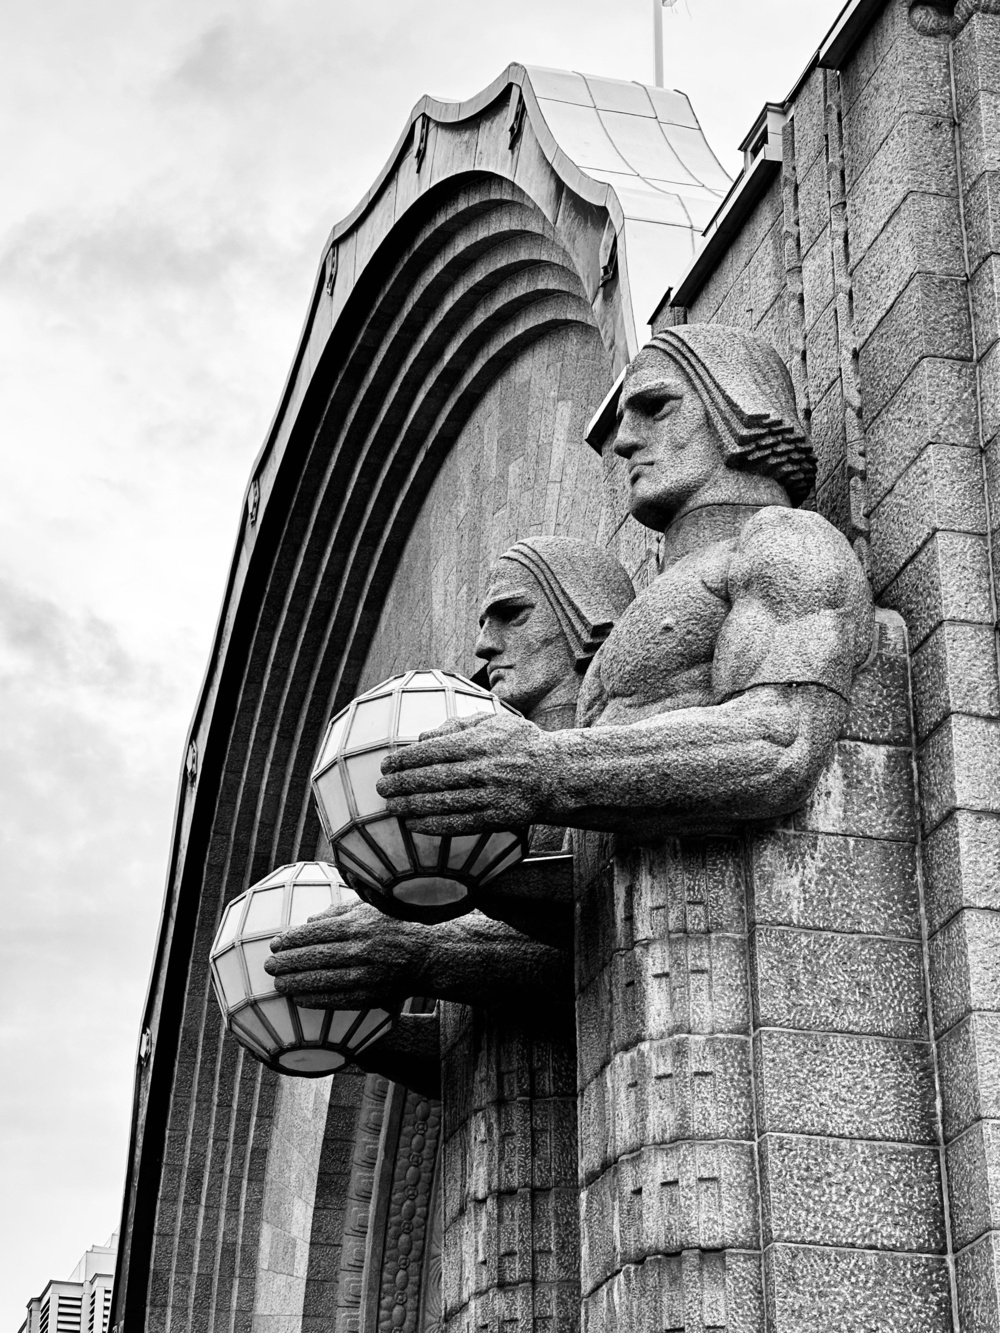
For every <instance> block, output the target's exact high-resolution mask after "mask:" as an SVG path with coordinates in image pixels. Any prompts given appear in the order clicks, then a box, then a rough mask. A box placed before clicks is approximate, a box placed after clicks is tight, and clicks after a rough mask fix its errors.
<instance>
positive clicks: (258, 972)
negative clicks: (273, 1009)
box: [243, 936, 274, 995]
mask: <svg viewBox="0 0 1000 1333" xmlns="http://www.w3.org/2000/svg"><path fill="white" fill-rule="evenodd" d="M243 957H244V958H245V959H246V965H247V974H248V976H249V977H250V994H251V995H273V994H274V977H269V976H268V975H267V973H266V972H265V971H264V959H265V958H270V957H271V939H270V936H268V938H267V939H263V940H247V941H246V942H245V943H244V945H243Z"/></svg>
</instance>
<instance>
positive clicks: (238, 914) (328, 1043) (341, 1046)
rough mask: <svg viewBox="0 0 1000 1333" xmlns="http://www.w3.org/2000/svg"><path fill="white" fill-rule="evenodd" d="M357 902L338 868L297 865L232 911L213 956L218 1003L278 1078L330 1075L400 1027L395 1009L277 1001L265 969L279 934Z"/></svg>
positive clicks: (237, 902) (265, 881)
mask: <svg viewBox="0 0 1000 1333" xmlns="http://www.w3.org/2000/svg"><path fill="white" fill-rule="evenodd" d="M356 901H357V898H356V896H355V895H354V894H353V893H352V892H351V891H350V889H348V888H347V887H346V885H345V884H344V882H343V880H342V879H341V877H340V875H339V874H338V873H337V871H336V869H335V868H334V867H333V866H331V865H327V864H325V863H324V862H322V861H299V862H297V863H296V864H295V865H288V866H282V867H281V868H280V869H278V870H275V871H273V872H272V873H271V874H270V875H268V876H267V877H266V878H265V879H262V880H260V881H259V883H257V884H254V885H252V887H251V888H249V889H247V891H246V893H241V894H240V896H239V897H238V898H234V899H233V901H232V902H231V903H230V904H229V906H228V907H227V908H226V911H225V914H224V916H223V918H222V924H221V925H220V926H219V931H218V934H217V935H216V937H215V943H214V944H213V945H212V952H211V967H212V985H213V987H214V989H215V998H216V999H217V1000H218V1001H219V1006H220V1007H221V1009H222V1014H223V1017H224V1018H225V1020H226V1027H227V1028H228V1029H229V1031H230V1032H231V1033H232V1034H233V1036H234V1037H235V1038H236V1040H237V1041H238V1042H239V1043H240V1044H241V1045H242V1046H245V1047H246V1048H247V1050H248V1051H250V1052H252V1054H254V1055H255V1056H256V1057H257V1059H258V1060H260V1061H261V1062H262V1063H263V1064H265V1065H267V1067H268V1068H269V1069H274V1070H276V1071H277V1073H279V1074H299V1075H301V1076H302V1077H304V1078H321V1077H322V1076H323V1075H324V1074H332V1073H333V1072H334V1071H335V1070H337V1069H340V1067H341V1066H342V1065H345V1064H347V1062H348V1061H349V1060H350V1059H351V1057H352V1056H354V1055H355V1054H357V1052H358V1051H360V1050H362V1049H363V1048H364V1047H365V1046H367V1045H369V1043H370V1042H373V1041H375V1040H376V1038H378V1037H381V1036H384V1035H385V1033H386V1032H388V1030H389V1028H390V1027H391V1026H392V1024H393V1023H394V1022H395V1019H396V1010H393V1009H391V1008H390V1009H307V1008H305V1007H304V1006H303V1005H298V1004H296V1003H295V1001H294V1000H292V999H290V998H289V997H288V996H286V995H279V994H278V992H277V991H276V990H275V988H274V978H273V977H272V976H269V975H268V974H267V973H266V972H265V971H264V960H265V959H266V958H270V956H271V940H272V939H273V938H274V937H275V935H277V934H278V932H279V931H282V930H288V929H289V927H291V926H302V925H305V923H306V921H308V919H309V917H311V916H315V915H316V913H317V912H323V911H325V910H326V908H328V907H337V906H340V905H341V904H343V905H345V906H348V907H349V906H350V905H351V904H352V903H354V902H356Z"/></svg>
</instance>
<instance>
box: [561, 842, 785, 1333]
mask: <svg viewBox="0 0 1000 1333" xmlns="http://www.w3.org/2000/svg"><path fill="white" fill-rule="evenodd" d="M607 848H608V845H607V842H606V840H604V839H595V838H593V837H591V836H589V835H587V836H581V837H579V838H578V853H579V854H580V856H581V864H582V867H583V873H582V874H581V876H580V880H579V883H580V888H581V895H580V899H579V904H578V911H579V930H578V939H579V940H580V942H581V945H584V944H589V948H587V949H586V951H585V952H584V951H583V950H581V952H580V954H579V968H578V986H579V988H580V993H579V998H578V1015H579V1021H578V1026H579V1032H580V1034H581V1043H583V1044H582V1045H581V1050H580V1085H581V1093H580V1141H581V1175H582V1177H583V1181H584V1189H583V1194H582V1200H581V1216H582V1236H583V1242H582V1254H581V1278H582V1283H583V1291H584V1294H585V1299H584V1309H585V1319H584V1323H585V1327H586V1328H587V1329H588V1330H594V1333H596V1331H597V1330H609V1331H610V1330H611V1329H614V1328H633V1327H635V1328H640V1327H647V1326H648V1327H650V1328H654V1327H655V1328H659V1329H670V1330H674V1329H677V1330H701V1329H709V1328H719V1329H727V1330H729V1329H737V1328H738V1329H741V1330H742V1329H747V1330H750V1329H757V1328H760V1327H761V1326H762V1325H761V1323H760V1318H759V1315H760V1312H761V1309H762V1295H761V1279H760V1256H759V1223H758V1219H759V1206H758V1199H757V1171H756V1165H755V1145H754V1139H755V1133H754V1119H753V1095H752V1076H751V1058H750V996H749V984H748V976H747V968H746V957H747V924H746V911H745V899H746V892H745V884H744V874H743V846H742V841H741V840H740V839H735V838H733V839H729V838H683V839H673V840H670V841H669V842H668V843H667V844H665V845H664V846H663V847H661V848H657V849H639V850H636V851H634V852H632V853H631V854H629V855H628V856H622V855H619V856H618V858H617V859H616V860H615V861H614V862H613V863H612V864H611V866H608V865H607V863H605V866H604V868H603V873H602V865H601V862H602V860H603V859H604V856H605V855H606V852H607ZM609 872H610V878H611V885H609V883H608V880H609ZM608 887H612V888H613V895H614V912H613V917H612V919H611V920H610V921H609V920H608V914H607V911H606V908H605V906H604V903H603V901H602V900H603V899H604V897H605V894H606V892H607V888H608ZM706 1140H712V1141H711V1142H708V1141H706ZM723 1249H725V1251H726V1253H725V1255H723V1254H721V1253H716V1254H706V1253H704V1252H705V1251H720V1250H723Z"/></svg>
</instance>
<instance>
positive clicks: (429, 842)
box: [410, 833, 441, 870]
mask: <svg viewBox="0 0 1000 1333" xmlns="http://www.w3.org/2000/svg"><path fill="white" fill-rule="evenodd" d="M410 837H411V838H412V839H413V846H414V847H415V849H416V853H417V860H418V861H419V862H420V867H421V869H422V870H437V868H438V865H439V864H440V862H441V838H440V837H435V836H434V835H432V834H428V833H411V834H410Z"/></svg>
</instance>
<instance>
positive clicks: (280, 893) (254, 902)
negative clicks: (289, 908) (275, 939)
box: [241, 884, 285, 936]
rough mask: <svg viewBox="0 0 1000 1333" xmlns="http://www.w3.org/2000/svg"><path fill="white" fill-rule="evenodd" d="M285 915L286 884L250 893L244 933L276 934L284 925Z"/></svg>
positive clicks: (245, 934)
mask: <svg viewBox="0 0 1000 1333" xmlns="http://www.w3.org/2000/svg"><path fill="white" fill-rule="evenodd" d="M284 917H285V886H284V885H283V884H282V885H281V886H280V887H279V888H276V889H261V890H260V892H259V893H254V894H251V895H250V906H249V907H248V908H247V916H246V920H245V921H244V922H243V930H242V932H241V933H242V934H243V935H244V936H247V935H260V934H261V933H262V932H263V931H265V930H266V931H269V932H270V933H271V934H272V935H274V934H276V933H277V932H278V931H279V930H280V929H281V927H282V924H283V922H284Z"/></svg>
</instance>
